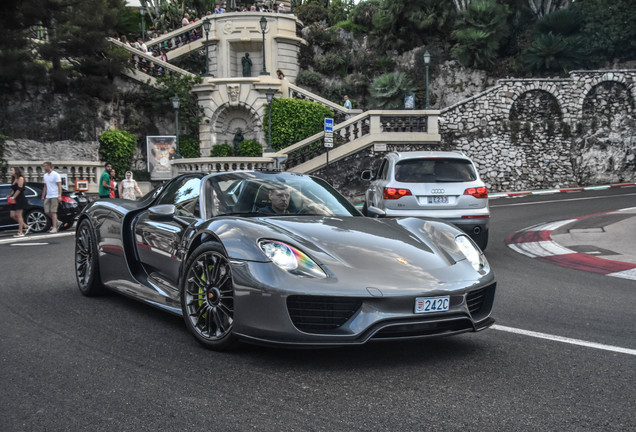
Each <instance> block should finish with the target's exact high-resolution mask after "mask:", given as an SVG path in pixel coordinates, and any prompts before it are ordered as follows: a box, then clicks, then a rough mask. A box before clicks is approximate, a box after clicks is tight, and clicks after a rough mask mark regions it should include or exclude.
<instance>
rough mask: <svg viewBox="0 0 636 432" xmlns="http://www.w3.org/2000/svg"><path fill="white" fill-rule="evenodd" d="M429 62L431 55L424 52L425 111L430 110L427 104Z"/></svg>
mask: <svg viewBox="0 0 636 432" xmlns="http://www.w3.org/2000/svg"><path fill="white" fill-rule="evenodd" d="M430 62H431V54H430V53H429V52H428V51H426V52H425V53H424V66H426V109H430V108H431V106H430V104H429V103H428V64H429V63H430Z"/></svg>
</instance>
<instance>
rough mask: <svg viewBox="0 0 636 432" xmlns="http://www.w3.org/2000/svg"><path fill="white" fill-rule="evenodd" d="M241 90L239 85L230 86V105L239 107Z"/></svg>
mask: <svg viewBox="0 0 636 432" xmlns="http://www.w3.org/2000/svg"><path fill="white" fill-rule="evenodd" d="M240 90H241V88H240V85H239V84H228V86H227V95H228V97H229V98H230V105H232V106H238V103H239V93H240Z"/></svg>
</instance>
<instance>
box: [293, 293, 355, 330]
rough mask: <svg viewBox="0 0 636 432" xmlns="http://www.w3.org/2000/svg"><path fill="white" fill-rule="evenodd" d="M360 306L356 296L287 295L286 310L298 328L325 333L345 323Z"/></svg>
mask: <svg viewBox="0 0 636 432" xmlns="http://www.w3.org/2000/svg"><path fill="white" fill-rule="evenodd" d="M361 306H362V300H360V299H357V298H346V297H345V298H343V297H327V296H297V295H296V296H289V297H288V298H287V310H288V312H289V316H290V317H291V320H292V322H293V323H294V325H295V326H296V328H297V329H298V330H301V331H304V332H307V333H327V332H329V331H331V330H335V329H337V328H338V327H340V326H342V325H343V324H344V323H346V322H347V321H348V320H349V318H351V317H352V316H353V315H354V314H355V313H356V312H357V311H358V310H359V309H360V307H361Z"/></svg>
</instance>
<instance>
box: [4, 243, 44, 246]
mask: <svg viewBox="0 0 636 432" xmlns="http://www.w3.org/2000/svg"><path fill="white" fill-rule="evenodd" d="M47 244H48V243H11V244H10V245H9V246H45V245H47Z"/></svg>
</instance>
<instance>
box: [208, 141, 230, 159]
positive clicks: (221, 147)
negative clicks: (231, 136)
mask: <svg viewBox="0 0 636 432" xmlns="http://www.w3.org/2000/svg"><path fill="white" fill-rule="evenodd" d="M210 156H211V157H228V156H234V149H233V148H232V146H231V145H229V144H228V143H223V144H217V145H215V146H213V147H212V150H210Z"/></svg>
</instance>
